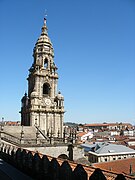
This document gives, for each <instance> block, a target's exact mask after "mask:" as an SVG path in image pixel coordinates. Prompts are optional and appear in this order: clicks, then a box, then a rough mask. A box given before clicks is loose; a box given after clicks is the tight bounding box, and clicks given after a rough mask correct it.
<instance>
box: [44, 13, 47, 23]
mask: <svg viewBox="0 0 135 180" xmlns="http://www.w3.org/2000/svg"><path fill="white" fill-rule="evenodd" d="M46 19H47V10H45V16H44V25H46Z"/></svg>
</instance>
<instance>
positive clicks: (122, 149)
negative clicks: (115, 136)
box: [88, 143, 135, 163]
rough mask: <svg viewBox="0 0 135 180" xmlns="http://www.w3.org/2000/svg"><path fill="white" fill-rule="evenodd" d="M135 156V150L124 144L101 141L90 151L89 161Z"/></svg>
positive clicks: (104, 160)
mask: <svg viewBox="0 0 135 180" xmlns="http://www.w3.org/2000/svg"><path fill="white" fill-rule="evenodd" d="M131 157H135V150H133V149H131V148H128V147H126V146H123V145H117V144H109V143H100V144H95V147H94V148H93V151H89V157H88V159H89V161H90V162H92V163H97V162H106V161H114V160H118V159H125V158H131Z"/></svg>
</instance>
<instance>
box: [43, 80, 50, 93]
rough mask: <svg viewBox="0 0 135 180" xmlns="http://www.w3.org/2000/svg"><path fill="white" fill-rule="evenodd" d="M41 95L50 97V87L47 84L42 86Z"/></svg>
mask: <svg viewBox="0 0 135 180" xmlns="http://www.w3.org/2000/svg"><path fill="white" fill-rule="evenodd" d="M43 95H50V85H49V84H48V83H45V84H44V85H43Z"/></svg>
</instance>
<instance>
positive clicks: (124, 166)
mask: <svg viewBox="0 0 135 180" xmlns="http://www.w3.org/2000/svg"><path fill="white" fill-rule="evenodd" d="M93 166H94V167H96V168H101V169H104V170H109V171H113V172H116V173H124V174H127V175H129V174H130V168H131V170H132V173H135V158H130V159H122V160H116V161H111V162H103V163H95V164H93Z"/></svg>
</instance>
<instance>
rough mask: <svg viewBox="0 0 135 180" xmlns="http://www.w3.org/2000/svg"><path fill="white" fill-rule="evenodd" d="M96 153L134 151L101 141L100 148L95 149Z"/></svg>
mask: <svg viewBox="0 0 135 180" xmlns="http://www.w3.org/2000/svg"><path fill="white" fill-rule="evenodd" d="M95 152H96V153H97V154H104V153H109V152H110V153H122V152H134V153H135V151H134V150H133V149H131V148H129V147H126V146H123V145H118V144H109V143H103V144H102V145H100V148H99V149H98V150H97V151H95Z"/></svg>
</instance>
